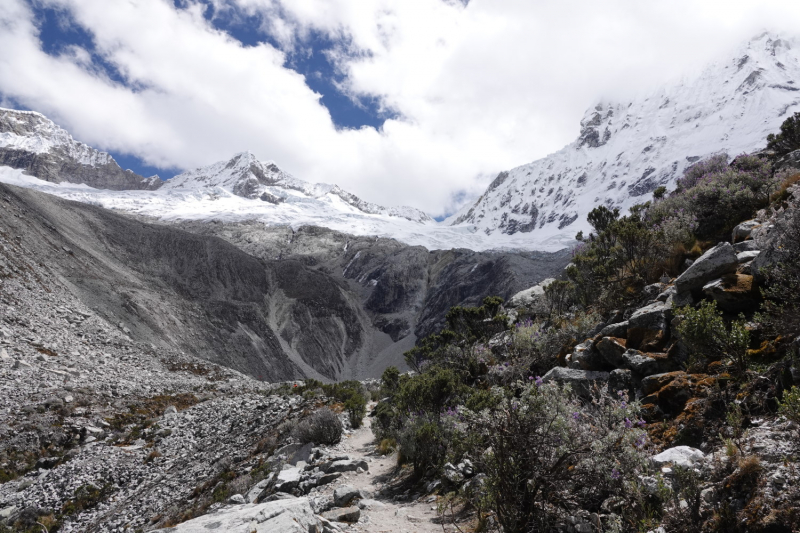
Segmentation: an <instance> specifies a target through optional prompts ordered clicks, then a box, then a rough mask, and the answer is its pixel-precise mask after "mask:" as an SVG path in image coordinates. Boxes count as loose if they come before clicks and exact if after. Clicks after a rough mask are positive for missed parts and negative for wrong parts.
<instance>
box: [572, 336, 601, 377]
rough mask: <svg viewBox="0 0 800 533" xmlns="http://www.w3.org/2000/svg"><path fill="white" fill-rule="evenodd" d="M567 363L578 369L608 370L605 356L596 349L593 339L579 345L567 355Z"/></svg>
mask: <svg viewBox="0 0 800 533" xmlns="http://www.w3.org/2000/svg"><path fill="white" fill-rule="evenodd" d="M567 364H568V365H569V367H570V368H576V369H578V370H606V368H607V367H608V363H607V362H606V360H605V359H604V358H603V356H602V355H600V353H599V352H598V351H597V350H595V348H594V342H593V341H592V340H587V341H586V342H583V343H581V344H579V345H577V346H576V347H575V349H574V351H573V352H572V354H570V355H568V356H567Z"/></svg>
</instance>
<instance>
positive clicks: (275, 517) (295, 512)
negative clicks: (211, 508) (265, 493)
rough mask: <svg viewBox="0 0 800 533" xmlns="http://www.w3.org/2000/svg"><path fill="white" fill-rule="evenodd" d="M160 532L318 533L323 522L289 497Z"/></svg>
mask: <svg viewBox="0 0 800 533" xmlns="http://www.w3.org/2000/svg"><path fill="white" fill-rule="evenodd" d="M156 531H158V532H160V533H208V532H209V531H220V532H221V531H231V532H233V531H241V532H247V533H252V532H256V533H311V532H314V533H321V532H322V523H321V522H320V520H319V519H318V518H317V517H316V516H315V515H314V512H313V511H312V510H311V506H310V505H309V502H308V499H307V498H292V499H288V500H278V501H273V502H267V503H260V504H244V505H235V506H230V507H223V508H221V509H219V510H217V511H216V512H212V513H209V514H207V515H203V516H200V517H198V518H195V519H192V520H188V521H186V522H183V523H181V524H178V525H177V526H174V527H171V528H167V529H159V530H156Z"/></svg>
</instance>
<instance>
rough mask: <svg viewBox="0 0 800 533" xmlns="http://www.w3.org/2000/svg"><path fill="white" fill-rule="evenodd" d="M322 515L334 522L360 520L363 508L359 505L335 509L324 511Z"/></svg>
mask: <svg viewBox="0 0 800 533" xmlns="http://www.w3.org/2000/svg"><path fill="white" fill-rule="evenodd" d="M322 517H323V518H326V519H327V520H333V521H334V522H350V523H354V522H358V519H359V518H361V509H359V508H358V507H345V508H343V509H333V510H332V511H327V512H325V513H322Z"/></svg>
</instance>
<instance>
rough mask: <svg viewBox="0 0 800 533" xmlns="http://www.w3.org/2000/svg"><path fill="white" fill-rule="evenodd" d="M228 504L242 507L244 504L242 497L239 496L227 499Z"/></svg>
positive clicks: (235, 495)
mask: <svg viewBox="0 0 800 533" xmlns="http://www.w3.org/2000/svg"><path fill="white" fill-rule="evenodd" d="M228 503H229V504H231V505H244V504H245V503H246V502H245V500H244V496H242V495H241V494H234V495H233V496H231V497H230V498H228Z"/></svg>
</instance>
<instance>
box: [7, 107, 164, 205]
mask: <svg viewBox="0 0 800 533" xmlns="http://www.w3.org/2000/svg"><path fill="white" fill-rule="evenodd" d="M0 165H1V166H9V167H11V168H17V169H22V170H24V171H26V172H27V173H28V174H30V175H32V176H36V177H37V178H39V179H41V180H44V181H50V182H53V183H59V182H64V181H66V182H69V183H84V184H86V185H89V186H90V187H94V188H96V189H110V190H115V191H119V190H154V189H157V188H159V187H160V186H161V184H162V181H161V180H160V179H159V178H158V176H153V177H151V178H143V177H142V176H139V175H138V174H136V173H134V172H132V171H130V170H122V169H121V168H120V166H119V165H118V164H117V162H116V161H114V158H112V157H111V156H110V155H108V154H107V153H105V152H100V151H99V150H95V149H94V148H92V147H90V146H87V145H85V144H83V143H80V142H78V141H76V140H75V139H73V138H72V136H71V135H70V134H69V133H67V132H66V131H65V130H63V129H61V128H59V127H58V126H56V125H55V124H54V123H53V122H52V121H51V120H49V119H47V118H46V117H45V116H44V115H41V114H40V113H34V112H32V111H14V110H10V109H0Z"/></svg>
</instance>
